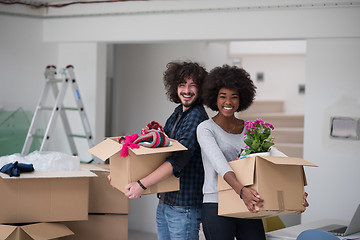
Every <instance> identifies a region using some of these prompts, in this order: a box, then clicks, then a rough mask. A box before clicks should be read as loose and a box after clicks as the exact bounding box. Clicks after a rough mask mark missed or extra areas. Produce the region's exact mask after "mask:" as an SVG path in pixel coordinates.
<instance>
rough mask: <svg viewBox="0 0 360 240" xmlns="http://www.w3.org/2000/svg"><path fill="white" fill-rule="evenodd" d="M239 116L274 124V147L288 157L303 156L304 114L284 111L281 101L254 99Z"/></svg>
mask: <svg viewBox="0 0 360 240" xmlns="http://www.w3.org/2000/svg"><path fill="white" fill-rule="evenodd" d="M239 118H241V119H244V120H245V121H253V120H255V119H257V118H261V119H262V120H263V121H265V122H268V123H271V124H273V125H274V127H275V129H274V130H273V131H272V134H271V135H272V136H273V137H274V143H275V145H274V146H275V147H276V148H277V149H279V150H280V151H281V152H283V153H285V154H286V155H288V156H289V157H299V158H303V143H304V115H295V114H286V113H284V103H283V102H282V101H255V102H254V103H253V104H252V105H251V106H250V108H248V109H247V110H246V111H243V112H240V113H239Z"/></svg>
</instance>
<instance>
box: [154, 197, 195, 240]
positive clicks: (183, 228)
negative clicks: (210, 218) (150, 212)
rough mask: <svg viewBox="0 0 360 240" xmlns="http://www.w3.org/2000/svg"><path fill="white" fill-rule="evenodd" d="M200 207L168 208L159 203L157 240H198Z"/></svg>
mask: <svg viewBox="0 0 360 240" xmlns="http://www.w3.org/2000/svg"><path fill="white" fill-rule="evenodd" d="M200 220H201V207H192V206H190V207H183V206H170V205H167V204H164V203H161V202H159V205H158V207H157V211H156V225H157V233H158V239H159V240H198V239H199V229H200Z"/></svg>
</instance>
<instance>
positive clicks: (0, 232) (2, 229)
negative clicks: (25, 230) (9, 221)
mask: <svg viewBox="0 0 360 240" xmlns="http://www.w3.org/2000/svg"><path fill="white" fill-rule="evenodd" d="M16 228H17V227H16V226H11V225H0V239H6V238H7V237H9V236H10V234H11V233H13V232H14V231H15V229H16Z"/></svg>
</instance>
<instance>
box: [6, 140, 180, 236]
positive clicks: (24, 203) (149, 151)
mask: <svg viewBox="0 0 360 240" xmlns="http://www.w3.org/2000/svg"><path fill="white" fill-rule="evenodd" d="M116 139H117V138H108V139H106V140H105V141H103V142H101V143H99V144H98V145H96V146H95V147H93V148H92V149H90V150H89V152H90V153H92V154H93V155H95V156H97V157H99V158H101V159H103V160H104V161H105V160H106V159H108V158H110V166H109V165H102V164H100V165H93V164H82V165H81V170H79V171H61V172H60V171H59V172H36V171H35V172H32V173H26V174H22V175H21V176H20V177H9V176H8V175H6V174H3V173H0V191H1V197H0V213H1V214H0V239H8V240H10V239H11V240H13V239H14V240H17V239H19V240H20V239H21V240H23V239H55V238H56V239H58V238H61V239H76V240H82V239H86V240H89V239H107V240H111V239H117V240H119V239H120V240H121V239H124V240H125V239H127V238H128V213H129V200H128V198H127V197H125V195H124V193H125V192H126V190H125V189H124V187H125V186H126V185H127V184H128V183H130V182H134V181H137V180H138V179H141V178H143V177H145V176H146V175H148V174H149V173H151V172H152V171H154V170H155V169H156V168H157V167H159V166H160V165H161V164H162V163H163V162H164V161H165V159H166V157H167V156H169V155H170V154H171V153H172V152H174V151H182V150H186V148H185V147H184V146H182V145H181V144H180V143H179V142H177V141H175V140H171V145H170V146H168V147H160V148H146V147H140V148H138V149H129V156H128V157H125V158H123V157H120V150H121V148H122V145H121V144H119V143H118V142H117V141H116ZM109 175H111V185H110V184H109V180H108V176H109ZM119 190H120V191H119ZM177 190H179V179H178V178H175V177H174V176H170V177H169V178H167V179H165V180H163V181H161V182H159V183H158V184H155V185H153V186H151V187H149V188H148V189H147V190H146V191H145V192H144V194H152V193H158V192H168V191H177Z"/></svg>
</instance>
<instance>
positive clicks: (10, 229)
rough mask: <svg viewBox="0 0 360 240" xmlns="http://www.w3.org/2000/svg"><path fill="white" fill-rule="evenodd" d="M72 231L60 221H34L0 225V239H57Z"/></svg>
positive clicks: (70, 233) (68, 234) (71, 233)
mask: <svg viewBox="0 0 360 240" xmlns="http://www.w3.org/2000/svg"><path fill="white" fill-rule="evenodd" d="M73 234H74V233H73V232H72V231H71V230H70V229H69V228H67V227H66V226H65V225H63V224H60V223H36V224H28V225H20V226H14V225H0V239H4V240H27V239H29V240H31V239H42V240H47V239H58V238H60V237H65V236H70V235H73Z"/></svg>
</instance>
